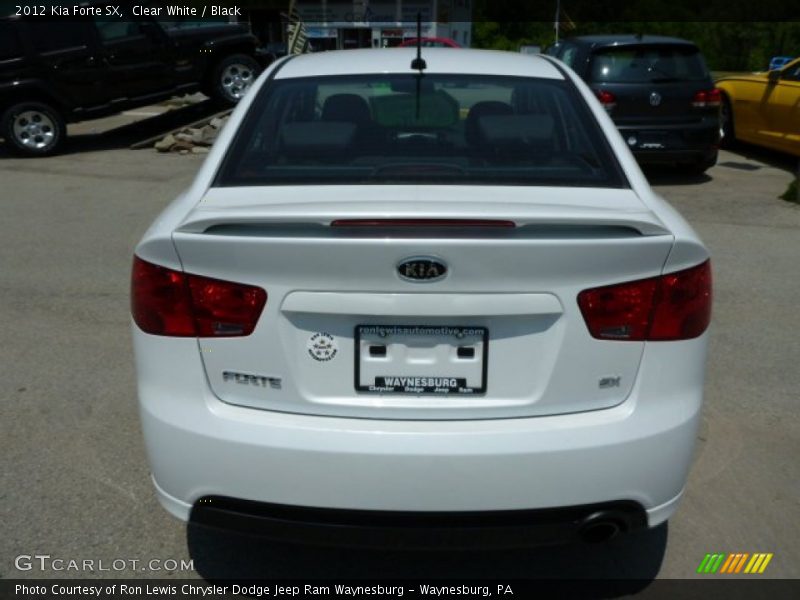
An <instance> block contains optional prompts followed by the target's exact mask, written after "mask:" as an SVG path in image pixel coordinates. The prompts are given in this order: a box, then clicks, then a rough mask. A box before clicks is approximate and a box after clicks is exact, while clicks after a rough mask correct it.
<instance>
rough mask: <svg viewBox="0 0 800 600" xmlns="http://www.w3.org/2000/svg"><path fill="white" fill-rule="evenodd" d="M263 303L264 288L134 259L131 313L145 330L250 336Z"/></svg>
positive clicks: (211, 335) (167, 332) (209, 335)
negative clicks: (193, 273)
mask: <svg viewBox="0 0 800 600" xmlns="http://www.w3.org/2000/svg"><path fill="white" fill-rule="evenodd" d="M266 303H267V292H265V291H264V290H263V289H261V288H259V287H255V286H251V285H244V284H241V283H234V282H231V281H221V280H219V279H211V278H208V277H200V276H198V275H191V274H189V273H183V272H180V271H174V270H172V269H168V268H166V267H160V266H158V265H154V264H152V263H149V262H146V261H144V260H142V259H140V258H139V257H138V256H134V258H133V271H132V274H131V313H132V314H133V320H134V321H135V322H136V324H137V325H138V326H139V327H140V328H141V329H142V331H144V332H146V333H151V334H154V335H165V336H175V337H232V336H245V335H250V334H251V333H252V332H253V329H255V326H256V323H257V322H258V318H259V317H260V316H261V311H262V310H263V309H264V305H265V304H266Z"/></svg>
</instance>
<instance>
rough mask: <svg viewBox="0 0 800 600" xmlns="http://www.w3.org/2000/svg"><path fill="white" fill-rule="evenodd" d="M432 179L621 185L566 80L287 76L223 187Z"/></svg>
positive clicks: (255, 119)
mask: <svg viewBox="0 0 800 600" xmlns="http://www.w3.org/2000/svg"><path fill="white" fill-rule="evenodd" d="M323 183H364V184H383V183H386V184H389V183H433V184H438V183H441V184H473V183H474V184H494V185H504V184H507V185H557V186H565V185H566V186H597V187H621V186H622V185H623V179H622V176H621V175H620V171H619V167H618V165H617V163H616V161H615V159H614V157H613V155H612V154H611V150H610V149H609V147H608V145H607V142H606V140H605V137H604V136H603V133H602V131H601V130H600V128H599V126H598V124H597V123H596V122H595V120H594V117H593V116H592V114H591V113H590V112H589V110H588V107H587V106H586V105H585V103H584V101H583V100H582V99H581V98H580V97H579V96H578V94H577V92H576V90H575V89H574V88H573V87H571V86H570V85H569V84H567V83H566V82H564V81H552V80H543V79H532V78H520V77H494V76H473V75H428V74H426V75H424V76H422V77H420V76H418V75H416V74H408V75H365V76H336V77H316V78H307V79H305V78H302V79H301V78H298V79H283V80H280V79H279V80H275V81H272V82H271V83H270V84H268V86H266V87H265V88H263V89H262V91H261V92H260V93H259V96H258V98H256V100H255V102H254V103H253V106H252V107H251V109H250V111H249V113H248V115H247V117H246V118H245V121H244V122H243V123H242V126H241V127H240V129H239V132H238V133H237V136H236V138H235V140H234V142H233V145H232V147H231V149H230V150H229V152H228V155H227V157H226V158H225V160H224V162H223V168H222V170H221V171H220V173H219V175H218V177H217V181H216V185H218V186H242V185H269V184H323Z"/></svg>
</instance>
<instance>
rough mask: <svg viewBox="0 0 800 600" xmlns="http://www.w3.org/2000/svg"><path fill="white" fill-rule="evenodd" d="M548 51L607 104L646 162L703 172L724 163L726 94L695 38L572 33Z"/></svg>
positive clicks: (618, 126) (615, 119) (643, 161)
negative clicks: (723, 103) (722, 121)
mask: <svg viewBox="0 0 800 600" xmlns="http://www.w3.org/2000/svg"><path fill="white" fill-rule="evenodd" d="M547 54H550V55H552V56H555V57H557V58H559V59H561V60H562V61H563V62H564V63H566V64H567V65H568V66H570V67H571V68H572V69H573V70H574V71H575V72H576V73H577V74H578V75H579V76H580V77H581V78H583V80H584V81H585V82H586V83H587V84H588V85H589V87H590V88H591V89H592V90H593V91H594V93H595V94H596V95H597V97H598V98H599V99H600V102H601V103H602V104H603V105H604V106H605V108H606V110H607V111H608V113H609V115H610V116H611V118H612V119H613V120H614V123H615V124H616V125H617V128H618V129H619V131H620V133H621V134H622V137H623V138H624V139H625V141H626V142H627V144H628V146H629V147H630V149H631V150H632V151H633V153H634V155H635V156H636V158H637V160H638V161H639V162H640V163H650V162H658V163H678V164H679V165H681V166H682V167H684V168H685V169H687V170H689V171H690V172H693V173H702V172H704V171H705V170H706V169H708V168H709V167H711V166H713V165H714V164H716V162H717V147H718V145H719V141H720V117H719V110H720V100H721V98H720V93H719V90H717V89H715V88H714V83H713V81H712V79H711V74H710V73H709V72H708V68H707V67H706V64H705V60H704V59H703V56H702V54H701V53H700V50H698V48H697V46H695V45H694V44H693V43H692V42H689V41H686V40H682V39H678V38H670V37H661V36H651V35H602V36H600V35H598V36H583V37H574V38H567V39H565V40H563V41H561V42H559V43H558V44H556V45H555V46H552V47H551V48H549V49H548V50H547Z"/></svg>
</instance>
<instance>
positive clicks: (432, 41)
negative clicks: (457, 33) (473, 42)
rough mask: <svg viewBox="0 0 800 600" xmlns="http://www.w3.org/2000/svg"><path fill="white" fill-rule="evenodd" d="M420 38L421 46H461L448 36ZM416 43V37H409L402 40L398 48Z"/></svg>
mask: <svg viewBox="0 0 800 600" xmlns="http://www.w3.org/2000/svg"><path fill="white" fill-rule="evenodd" d="M420 39H421V40H422V47H423V48H461V44H459V43H458V42H457V41H455V40H451V39H450V38H443V37H424V38H420ZM416 45H417V38H411V39H408V40H403V43H402V44H400V46H399V47H400V48H408V47H410V46H416Z"/></svg>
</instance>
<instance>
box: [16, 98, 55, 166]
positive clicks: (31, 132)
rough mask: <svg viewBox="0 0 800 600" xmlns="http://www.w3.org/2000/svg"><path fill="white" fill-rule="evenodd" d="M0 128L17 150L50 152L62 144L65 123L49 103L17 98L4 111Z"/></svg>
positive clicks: (28, 153)
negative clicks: (25, 100)
mask: <svg viewBox="0 0 800 600" xmlns="http://www.w3.org/2000/svg"><path fill="white" fill-rule="evenodd" d="M0 132H2V135H3V137H4V138H5V140H6V143H7V144H8V145H9V147H10V148H11V150H12V151H14V152H15V153H17V154H20V155H23V156H49V155H51V154H55V153H56V152H58V151H59V150H61V149H62V148H63V146H64V142H65V141H66V138H67V125H66V121H65V120H64V117H63V116H62V115H61V113H60V112H59V111H58V110H56V109H55V108H53V107H52V106H51V105H49V104H45V103H44V102H18V103H16V104H13V105H11V106H10V107H9V108H8V109H6V110H5V112H3V115H2V117H0Z"/></svg>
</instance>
